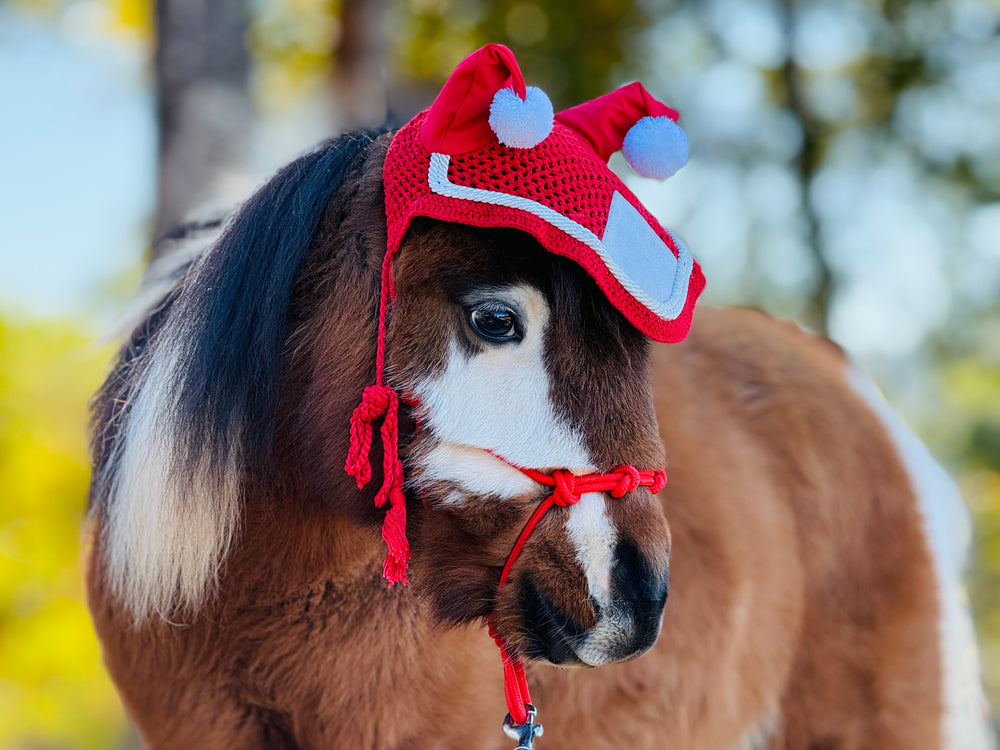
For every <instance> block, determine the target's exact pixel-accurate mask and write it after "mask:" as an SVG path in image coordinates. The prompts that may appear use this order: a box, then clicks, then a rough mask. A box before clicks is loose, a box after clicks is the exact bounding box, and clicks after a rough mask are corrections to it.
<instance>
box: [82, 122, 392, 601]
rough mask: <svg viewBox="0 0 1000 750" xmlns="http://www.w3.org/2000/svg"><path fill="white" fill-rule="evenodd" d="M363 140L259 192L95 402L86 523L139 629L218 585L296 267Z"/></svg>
mask: <svg viewBox="0 0 1000 750" xmlns="http://www.w3.org/2000/svg"><path fill="white" fill-rule="evenodd" d="M374 138H375V134H370V133H358V134H352V135H345V136H342V137H340V138H339V139H336V140H332V141H328V142H326V143H324V144H323V145H321V146H320V147H319V148H318V149H316V150H315V151H313V152H312V153H309V154H307V155H306V156H303V157H301V158H300V159H298V160H296V161H294V162H292V163H291V164H289V165H288V166H286V167H285V168H283V169H282V170H281V171H280V172H278V173H277V175H275V176H274V177H273V178H272V179H271V180H270V181H269V182H268V183H266V184H265V185H264V186H263V187H262V188H260V189H259V190H258V191H257V193H255V194H254V195H253V197H252V198H250V199H249V200H248V201H247V202H246V203H245V204H244V205H243V206H242V208H241V209H240V210H239V211H238V212H237V213H236V215H235V216H234V218H233V219H232V220H231V221H230V222H229V224H228V226H227V227H226V228H225V230H224V231H223V232H222V234H221V236H220V237H219V239H218V240H217V241H216V242H215V244H214V245H213V246H212V247H211V248H210V249H209V250H208V251H207V252H206V253H205V254H204V255H202V256H201V257H200V258H198V259H197V260H196V261H195V262H193V263H192V264H191V265H190V268H189V269H188V270H187V272H186V273H184V274H183V276H182V277H181V278H180V280H179V282H178V283H177V285H176V286H174V287H173V288H172V289H170V291H169V292H168V293H167V295H166V297H165V298H164V299H163V300H162V301H161V302H160V303H159V304H158V305H156V306H155V307H154V308H153V309H152V310H151V312H150V314H149V315H147V316H146V317H145V319H144V320H143V321H142V323H140V325H139V326H138V327H137V328H136V329H135V331H134V332H133V334H132V336H131V338H130V340H129V341H128V343H127V344H126V346H125V347H124V348H123V349H122V352H121V354H120V356H119V360H118V362H117V363H116V365H115V367H114V369H113V370H112V373H111V375H110V376H109V378H108V380H107V382H106V383H105V385H104V387H103V389H102V391H101V392H100V393H99V394H98V396H97V398H96V400H95V405H94V435H95V437H94V444H93V452H94V463H95V471H94V476H93V479H92V483H91V491H90V512H91V513H92V514H100V515H101V516H102V520H103V529H104V536H103V537H102V539H101V540H100V542H101V545H102V547H103V552H104V561H105V564H106V566H107V571H106V574H107V578H108V580H109V582H110V584H111V587H112V591H113V592H114V594H115V595H116V596H117V597H118V598H119V599H120V600H121V601H122V602H123V603H124V604H125V605H126V606H127V608H128V609H130V610H131V611H132V612H133V614H134V615H135V617H136V619H137V620H140V619H142V618H144V617H146V616H148V615H150V614H153V613H158V614H160V615H161V616H163V617H168V616H171V615H173V614H174V613H177V612H182V611H185V610H188V611H190V610H192V609H194V608H195V607H197V605H198V604H199V603H200V602H202V601H203V600H204V598H205V597H206V595H207V594H209V593H210V592H211V591H212V590H213V589H214V587H215V586H216V584H217V582H218V576H219V571H220V567H221V565H222V563H223V561H224V560H225V557H226V554H227V552H228V550H229V548H230V546H231V545H232V542H233V539H234V537H235V535H236V533H237V530H238V526H239V519H240V515H241V513H240V510H241V502H242V499H241V494H242V483H243V481H244V477H245V474H246V471H247V469H248V467H250V466H251V465H253V466H261V465H264V462H265V460H266V459H267V458H268V454H269V452H270V451H271V446H272V437H273V432H274V420H275V408H276V405H277V401H278V385H279V377H280V372H281V356H282V350H283V348H284V346H285V342H286V338H287V335H288V333H287V328H288V321H287V318H288V310H289V301H290V299H291V296H292V293H293V289H294V288H295V282H296V278H297V275H298V272H299V269H300V266H302V263H303V260H304V259H305V258H306V256H307V254H308V253H309V250H310V247H311V245H312V244H313V237H314V234H315V233H316V230H317V226H318V225H319V223H320V220H321V219H322V217H323V216H324V214H325V212H326V209H327V206H328V204H329V203H330V201H331V200H332V199H333V198H334V196H335V195H336V193H337V191H338V190H339V189H340V188H341V187H342V185H343V184H344V182H345V180H346V179H347V177H348V176H349V175H351V174H352V173H354V172H356V171H357V170H358V169H359V168H360V165H361V164H362V163H363V162H364V157H365V155H366V154H367V153H368V151H369V148H370V146H371V144H372V143H373V141H374Z"/></svg>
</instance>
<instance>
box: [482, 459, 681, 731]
mask: <svg viewBox="0 0 1000 750" xmlns="http://www.w3.org/2000/svg"><path fill="white" fill-rule="evenodd" d="M494 455H495V454H494ZM497 458H500V460H502V461H504V462H505V463H507V464H509V465H510V466H513V467H514V468H515V469H518V470H519V471H521V472H522V473H523V474H525V475H526V476H528V477H530V478H531V479H533V480H534V481H536V482H538V483H539V484H544V485H547V486H549V487H552V488H553V491H552V494H551V495H549V496H548V497H547V498H546V499H545V500H543V501H542V502H541V504H540V505H539V506H538V507H537V508H535V512H534V513H532V514H531V517H530V518H529V519H528V521H527V523H525V524H524V528H523V529H521V533H520V534H519V535H518V537H517V541H516V542H514V547H513V548H512V549H511V551H510V555H508V557H507V562H506V563H505V564H504V566H503V571H502V572H501V573H500V584H499V586H498V589H497V590H498V591H499V590H500V589H502V588H503V587H504V586H505V585H506V583H507V580H508V578H510V572H511V570H512V569H513V567H514V563H515V562H516V561H517V558H518V557H519V556H520V554H521V550H522V549H523V548H524V544H525V542H527V540H528V537H529V536H531V532H533V531H534V530H535V527H536V526H538V524H539V522H540V521H541V520H542V516H544V515H545V514H546V513H547V512H548V510H549V509H550V508H551V507H552V506H553V505H558V506H560V507H566V506H568V505H575V504H576V503H578V502H580V498H581V497H582V496H583V495H584V494H586V493H588V492H608V493H610V494H611V497H614V498H620V497H623V496H624V495H625V493H627V492H631V491H632V490H634V489H636V488H637V487H649V490H650V492H652V493H653V494H654V495H655V494H656V493H657V492H659V491H660V490H662V489H663V487H664V486H665V485H666V483H667V473H666V472H665V471H662V470H657V471H648V470H640V469H636V468H635V467H634V466H626V465H623V466H619V467H617V468H615V469H614V470H612V471H611V472H609V473H607V474H582V475H576V474H573V473H571V472H569V471H564V470H561V469H557V470H556V471H553V472H552V473H551V474H544V473H542V472H540V471H536V470H534V469H525V468H523V467H521V466H517V465H515V464H512V463H510V462H509V461H506V460H505V459H503V458H502V457H500V456H497ZM488 622H489V632H490V637H492V638H493V640H494V641H495V642H496V644H497V646H498V647H499V649H500V657H501V659H502V660H503V688H504V696H505V697H506V699H507V710H508V711H509V713H508V715H507V720H506V721H505V722H504V730H505V731H507V733H508V735H509V736H511V737H512V738H514V739H517V740H518V741H519V742H520V744H519V746H518V747H520V748H530V747H531V741H532V740H533V739H534V737H536V736H537V735H540V734H541V729H542V728H541V726H538V725H535V724H534V716H535V708H534V706H532V705H531V696H530V695H529V693H528V681H527V679H525V676H524V664H523V663H522V662H521V660H520V658H518V657H517V656H512V655H511V654H510V652H509V651H508V649H507V643H506V641H505V640H504V638H503V636H501V635H500V633H499V632H498V631H497V629H496V624H495V622H494V617H493V614H492V613H491V614H490V616H489V620H488Z"/></svg>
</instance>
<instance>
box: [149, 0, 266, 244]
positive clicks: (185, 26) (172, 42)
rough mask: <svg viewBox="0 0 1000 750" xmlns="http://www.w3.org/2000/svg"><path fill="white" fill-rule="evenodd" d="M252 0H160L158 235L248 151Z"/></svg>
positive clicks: (207, 197)
mask: <svg viewBox="0 0 1000 750" xmlns="http://www.w3.org/2000/svg"><path fill="white" fill-rule="evenodd" d="M247 26H248V13H247V8H246V4H245V0H157V3H156V41H157V46H156V61H155V65H156V82H157V90H156V105H157V121H158V125H159V170H158V199H157V217H156V234H157V235H159V234H161V233H162V232H163V231H164V230H166V229H169V228H170V227H171V226H173V225H175V224H176V223H177V222H179V221H182V220H183V219H185V217H187V216H188V215H189V214H190V212H191V211H192V210H193V209H195V208H197V207H198V206H199V205H202V204H203V203H205V202H207V201H211V199H212V198H213V197H215V196H216V193H217V191H218V190H219V189H220V184H221V183H222V181H223V180H224V179H225V177H226V175H227V173H228V172H229V171H230V170H232V169H233V168H234V167H238V166H239V165H240V164H241V163H242V162H243V160H244V158H245V157H244V154H245V153H246V145H247V137H248V129H249V125H250V122H251V120H252V112H253V108H252V106H251V103H250V99H249V93H248V85H247V79H248V69H249V61H248V55H247V51H246V48H245V45H244V39H245V38H246V34H247Z"/></svg>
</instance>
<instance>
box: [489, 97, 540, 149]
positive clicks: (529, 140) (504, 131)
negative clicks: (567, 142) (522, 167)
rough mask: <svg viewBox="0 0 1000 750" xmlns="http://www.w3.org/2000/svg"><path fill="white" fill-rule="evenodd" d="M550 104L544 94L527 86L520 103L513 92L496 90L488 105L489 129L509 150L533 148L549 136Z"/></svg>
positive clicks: (519, 99)
mask: <svg viewBox="0 0 1000 750" xmlns="http://www.w3.org/2000/svg"><path fill="white" fill-rule="evenodd" d="M552 121H553V113H552V102H550V101H549V97H547V96H546V95H545V92H544V91H542V90H541V89H539V88H536V87H534V86H528V87H527V92H526V96H525V98H524V100H523V101H522V100H521V97H519V96H518V95H517V94H515V93H514V90H513V89H500V90H499V91H497V93H496V94H494V95H493V103H492V104H490V128H492V129H493V132H494V133H496V134H497V139H498V140H499V141H500V143H502V144H503V145H505V146H510V147H511V148H534V147H535V146H537V145H538V144H539V143H541V142H542V141H544V140H545V139H546V138H548V136H549V133H551V132H552Z"/></svg>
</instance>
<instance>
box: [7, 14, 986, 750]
mask: <svg viewBox="0 0 1000 750" xmlns="http://www.w3.org/2000/svg"><path fill="white" fill-rule="evenodd" d="M998 23H1000V0H564V1H559V2H556V1H553V2H544V1H543V0H537V1H532V0H478V1H477V0H161V2H159V3H155V4H154V2H153V0H6V2H4V0H0V748H63V747H65V748H77V747H79V748H113V747H130V746H135V744H136V740H135V738H134V736H132V735H131V734H130V733H129V730H128V728H127V722H126V719H125V716H124V714H123V711H122V709H121V706H120V704H119V702H118V699H117V698H116V696H115V693H114V690H113V688H112V686H111V684H110V681H109V680H108V678H107V676H106V675H105V673H104V671H103V668H102V666H101V658H100V651H99V648H98V645H97V643H96V640H95V638H94V635H93V633H92V630H91V627H90V622H89V617H88V615H87V611H86V607H85V604H84V602H83V590H82V583H81V570H80V559H81V556H80V543H79V527H80V523H81V520H82V516H83V511H84V505H85V495H86V487H87V478H88V460H87V450H86V432H85V423H86V401H87V398H88V396H89V394H90V393H91V392H93V390H94V389H95V388H96V387H97V385H98V384H99V382H100V380H101V379H102V376H103V374H104V373H105V368H106V366H107V363H108V361H109V359H110V357H111V356H112V354H113V350H114V347H113V346H110V345H107V344H100V343H98V342H99V339H100V335H101V333H102V331H104V330H106V329H107V327H108V326H109V324H110V323H111V322H112V321H113V320H114V317H115V316H116V314H118V313H120V312H121V311H122V310H123V309H124V307H125V305H126V303H127V301H128V298H129V295H130V294H131V293H132V291H134V289H135V285H136V283H137V280H138V277H139V274H140V273H141V269H142V267H143V264H144V263H145V262H146V261H148V259H149V257H150V253H151V241H152V238H153V237H154V236H155V235H156V234H157V233H159V232H160V231H162V230H163V229H164V228H167V227H169V226H170V225H172V224H173V223H174V222H176V221H178V220H179V219H182V218H183V217H185V216H187V215H188V214H189V213H190V212H191V211H192V210H193V209H195V208H197V207H198V206H204V205H206V204H209V205H219V206H225V205H229V204H232V203H235V202H236V201H238V200H239V199H240V198H241V197H243V196H245V195H246V194H247V193H248V192H249V191H250V190H252V189H253V187H254V186H255V185H257V184H259V183H260V181H261V180H262V179H264V178H266V176H267V175H268V174H269V173H270V172H271V171H273V170H274V169H275V168H277V167H278V166H280V165H281V164H282V163H284V162H285V161H287V160H289V159H291V158H292V157H294V156H296V155H297V154H299V153H301V152H302V151H304V150H306V149H308V148H309V147H310V146H312V145H313V144H314V143H316V142H317V141H319V140H321V139H323V138H325V137H328V136H330V135H334V134H336V133H338V132H340V131H342V130H344V129H351V128H357V127H369V126H374V125H379V124H381V123H385V122H387V123H389V124H396V125H398V124H401V123H402V122H405V121H406V120H407V119H408V118H409V117H410V116H411V115H412V114H413V113H414V112H416V111H417V110H419V109H421V108H423V107H425V106H427V105H428V104H429V103H430V101H431V99H432V98H433V96H434V94H435V93H436V91H437V90H438V89H439V87H440V85H441V83H442V82H443V80H444V78H445V77H446V76H447V74H448V73H449V72H450V71H451V70H452V69H453V67H454V66H455V64H456V63H457V62H458V61H459V60H461V59H462V58H463V57H464V56H465V55H466V54H468V53H469V52H470V51H472V50H473V49H475V48H476V47H478V46H480V45H481V44H483V43H485V42H487V41H499V42H504V43H506V44H508V45H509V46H510V47H512V48H513V49H514V51H515V53H516V54H517V56H518V59H519V61H520V63H521V66H522V69H523V70H524V73H525V78H526V79H527V81H528V83H530V84H534V85H538V86H540V87H541V88H543V89H544V90H545V91H546V92H547V93H548V94H549V96H550V97H551V99H552V100H553V103H554V104H555V106H556V109H557V110H558V109H560V108H563V107H566V106H570V105H573V104H576V103H579V102H581V101H583V100H585V99H588V98H591V97H594V96H597V95H600V94H602V93H604V92H606V91H608V90H610V89H611V88H613V87H615V86H618V85H620V84H622V83H625V82H628V81H630V80H635V79H642V80H643V81H644V82H645V83H646V85H647V87H648V88H649V89H651V90H652V91H653V92H654V94H655V95H656V96H657V97H658V98H660V99H662V100H663V101H665V102H667V103H668V104H669V105H671V106H672V107H674V108H676V109H677V110H679V111H680V112H681V122H682V124H683V125H684V126H685V128H686V129H687V131H688V133H689V136H690V139H691V152H692V158H691V161H690V162H689V163H688V165H687V166H686V167H685V168H684V169H682V170H681V171H680V172H679V173H678V174H677V175H676V176H675V177H673V178H671V179H670V180H669V181H668V182H667V183H663V184H661V183H656V182H651V181H646V180H643V179H641V178H638V177H636V176H634V175H633V174H631V173H630V172H629V170H628V169H627V168H625V169H622V170H620V172H621V174H622V175H623V176H624V177H625V179H626V180H627V181H628V182H629V184H630V185H631V187H632V188H633V189H634V190H635V191H636V193H638V194H639V196H640V197H641V198H642V199H643V201H644V202H645V203H646V205H647V206H648V207H649V208H650V209H651V210H652V211H653V212H654V213H655V214H656V215H657V216H658V217H659V218H660V219H661V221H662V222H663V224H664V225H665V226H667V227H669V228H671V229H672V230H674V231H676V232H677V233H678V234H679V235H680V236H681V237H683V238H684V240H685V242H686V244H687V245H688V246H689V247H690V248H691V249H692V252H693V253H694V255H695V257H697V258H698V259H699V260H700V261H701V263H702V264H703V266H704V268H705V273H706V276H707V277H708V280H709V284H708V289H707V293H706V298H707V300H708V301H709V302H711V303H715V304H740V305H753V306H757V307H760V308H763V309H765V310H767V311H769V312H771V313H773V314H775V315H779V316H783V317H791V318H794V319H796V320H798V321H800V322H801V323H803V324H804V325H807V326H809V327H810V328H812V329H814V330H817V331H820V332H823V333H826V334H827V335H829V336H830V337H831V338H833V339H834V340H836V341H837V342H839V343H840V344H841V345H843V346H844V347H845V348H846V349H847V351H848V352H849V353H850V354H851V356H852V357H853V358H854V359H855V360H856V361H858V362H859V363H860V364H861V365H862V366H863V367H864V368H865V369H867V370H868V371H869V372H870V373H872V374H873V376H874V377H875V378H876V380H878V382H879V383H880V384H881V386H882V387H883V389H884V390H885V391H886V393H887V395H888V397H889V399H890V401H891V402H892V403H893V404H894V405H895V406H896V407H897V409H898V410H900V412H901V413H902V414H903V416H904V417H905V419H906V420H907V421H908V422H909V423H910V425H911V426H912V427H914V428H915V429H916V430H917V432H918V433H919V434H921V435H922V436H923V438H924V439H925V440H926V441H927V442H928V443H929V444H930V446H931V447H932V448H933V449H934V451H935V452H936V453H937V455H938V456H939V457H941V458H942V460H943V461H944V462H945V463H946V465H947V466H948V467H949V468H950V470H951V471H952V472H953V473H954V474H955V476H956V477H957V478H958V479H959V481H960V483H961V485H962V487H963V490H964V494H965V497H966V500H967V502H968V504H969V506H970V508H971V510H972V514H973V518H974V521H975V531H974V537H975V539H974V541H975V553H974V556H973V559H972V560H971V561H970V572H969V578H968V584H969V586H968V588H969V595H970V599H971V602H972V606H973V609H974V611H975V614H976V621H977V626H978V629H979V634H980V640H981V648H982V657H983V664H984V678H985V681H986V685H987V690H988V692H989V694H990V697H991V701H992V703H993V705H994V706H1000V585H998V584H1000V36H998ZM616 165H617V162H614V161H613V162H612V166H616ZM619 166H620V165H619Z"/></svg>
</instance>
